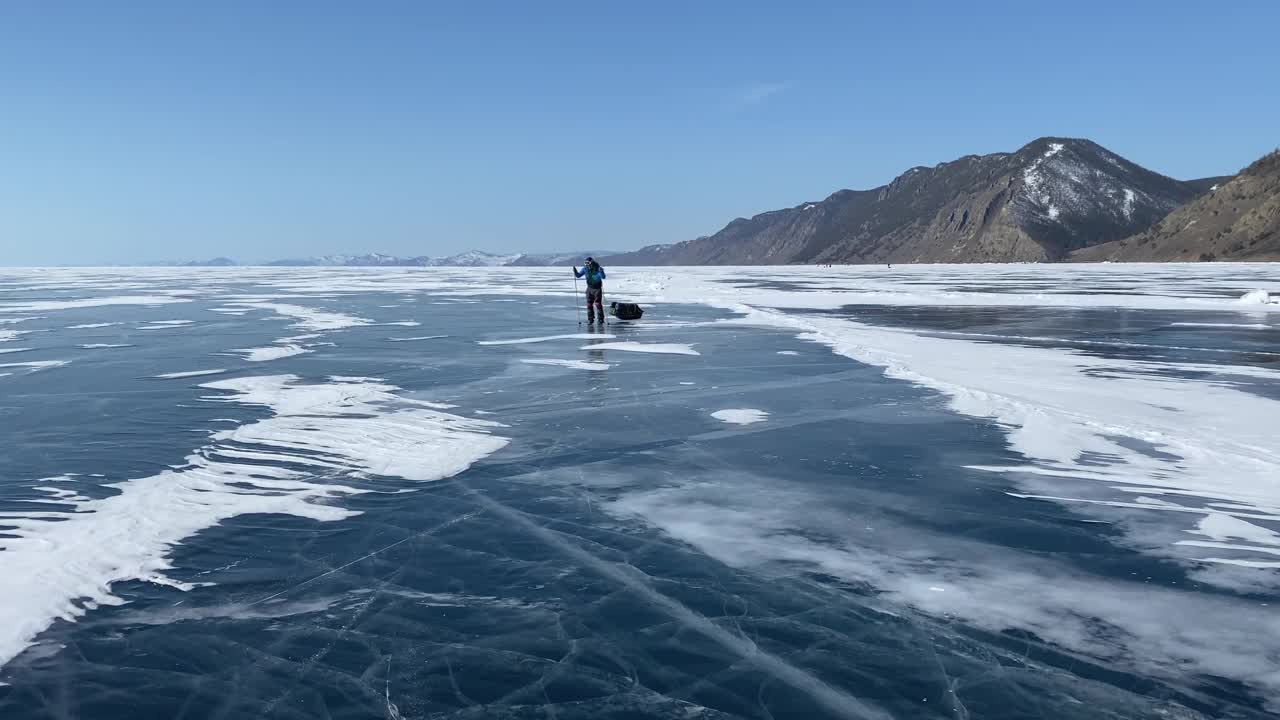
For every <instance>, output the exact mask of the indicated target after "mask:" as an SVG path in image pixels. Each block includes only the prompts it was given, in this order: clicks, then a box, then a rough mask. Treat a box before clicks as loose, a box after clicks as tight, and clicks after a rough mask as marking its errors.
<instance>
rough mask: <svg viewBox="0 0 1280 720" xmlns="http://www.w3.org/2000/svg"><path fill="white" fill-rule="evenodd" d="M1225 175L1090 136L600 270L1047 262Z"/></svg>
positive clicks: (970, 160) (989, 158) (626, 256)
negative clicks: (1193, 170)
mask: <svg viewBox="0 0 1280 720" xmlns="http://www.w3.org/2000/svg"><path fill="white" fill-rule="evenodd" d="M1225 180H1226V178H1205V179H1201V180H1191V181H1180V180H1175V179H1173V178H1169V177H1165V176H1164V175H1160V174H1158V173H1155V172H1152V171H1150V170H1147V169H1145V168H1143V167H1141V166H1139V165H1136V164H1134V163H1132V162H1130V161H1128V160H1126V159H1124V158H1122V157H1120V156H1119V155H1116V154H1115V153H1113V152H1111V151H1109V150H1107V149H1106V148H1104V147H1102V146H1100V145H1098V144H1097V143H1094V142H1091V141H1089V140H1080V139H1073V138H1053V137H1046V138H1040V139H1039V140H1035V141H1034V142H1031V143H1029V144H1027V145H1026V146H1024V147H1022V148H1021V149H1019V150H1018V151H1016V152H1013V153H994V154H991V155H968V156H965V157H962V158H960V159H958V160H955V161H952V162H946V163H942V164H940V165H936V166H934V167H916V168H911V169H910V170H907V171H906V172H905V173H903V174H902V175H899V176H898V177H897V178H896V179H895V180H894V181H893V182H891V183H889V184H888V185H883V186H881V187H878V188H874V189H871V190H840V191H838V192H836V193H834V194H833V195H831V196H829V197H827V198H826V199H825V200H819V201H815V202H807V203H801V204H800V205H797V206H795V207H792V208H787V209H784V210H774V211H771V212H766V213H761V214H759V215H756V216H754V217H751V218H738V219H737V220H734V221H733V222H731V223H729V224H728V225H726V226H725V227H724V228H723V229H722V230H720V231H719V232H717V233H715V234H714V235H710V236H706V237H701V238H697V239H695V240H689V241H686V242H681V243H676V244H674V245H654V246H651V247H646V248H642V249H640V250H637V251H635V252H629V253H623V254H621V255H616V256H612V257H605V258H602V262H603V263H604V264H606V265H609V264H613V265H708V264H713V265H765V264H783V263H885V262H888V263H894V262H897V263H915V262H938V263H946V262H1019V261H1021V262H1027V261H1030V262H1046V261H1058V260H1063V259H1066V258H1067V257H1068V256H1069V255H1070V253H1071V252H1073V251H1075V250H1078V249H1080V248H1084V247H1088V246H1092V245H1097V244H1100V243H1105V242H1109V241H1113V240H1119V239H1121V238H1126V237H1128V236H1130V235H1133V234H1135V233H1139V232H1142V231H1144V230H1146V229H1148V228H1150V227H1151V226H1152V225H1153V224H1155V223H1156V222H1158V221H1159V220H1160V219H1161V218H1163V217H1165V216H1166V215H1167V214H1168V213H1169V212H1170V211H1172V210H1173V209H1174V208H1176V207H1178V206H1179V205H1182V204H1183V203H1186V202H1188V201H1191V200H1193V199H1195V198H1196V197H1198V196H1200V195H1201V194H1203V193H1204V192H1206V191H1207V190H1208V189H1209V188H1210V187H1211V186H1213V185H1215V184H1217V183H1221V182H1225Z"/></svg>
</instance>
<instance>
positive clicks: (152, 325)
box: [138, 320, 194, 330]
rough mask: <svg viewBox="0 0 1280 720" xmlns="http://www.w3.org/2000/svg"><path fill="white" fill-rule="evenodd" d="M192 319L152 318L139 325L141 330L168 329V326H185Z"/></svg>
mask: <svg viewBox="0 0 1280 720" xmlns="http://www.w3.org/2000/svg"><path fill="white" fill-rule="evenodd" d="M192 322H194V321H192V320H152V321H149V322H147V323H146V324H145V325H139V326H138V329H139V330H166V329H168V328H175V327H183V326H186V325H190V324H192Z"/></svg>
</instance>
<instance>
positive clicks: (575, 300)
mask: <svg viewBox="0 0 1280 720" xmlns="http://www.w3.org/2000/svg"><path fill="white" fill-rule="evenodd" d="M581 299H582V298H580V297H578V272H577V268H574V273H573V306H574V307H575V308H577V309H578V324H579V325H581V324H582V306H581V305H579V304H578V301H580V300H581Z"/></svg>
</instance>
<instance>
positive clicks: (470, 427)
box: [0, 375, 507, 666]
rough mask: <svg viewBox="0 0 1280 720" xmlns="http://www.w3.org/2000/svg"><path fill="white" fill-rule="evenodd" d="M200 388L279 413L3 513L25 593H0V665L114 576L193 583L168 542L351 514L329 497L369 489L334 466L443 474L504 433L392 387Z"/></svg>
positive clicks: (355, 474) (111, 600)
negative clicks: (178, 576) (249, 519)
mask: <svg viewBox="0 0 1280 720" xmlns="http://www.w3.org/2000/svg"><path fill="white" fill-rule="evenodd" d="M202 387H205V388H208V389H211V390H216V391H219V392H220V393H228V394H225V395H223V394H220V395H218V396H216V397H211V398H209V399H210V400H211V401H214V402H227V403H238V404H246V405H259V406H264V407H267V408H270V409H271V411H272V413H273V417H270V418H268V419H265V420H259V421H257V422H254V423H250V424H247V425H241V426H239V427H236V428H234V429H230V430H224V431H220V432H217V433H215V434H214V435H213V436H212V444H210V445H207V446H205V447H202V448H199V449H197V450H196V451H194V452H193V453H192V454H191V455H190V456H188V458H187V463H186V465H184V466H182V467H179V468H176V469H171V470H165V471H163V472H160V473H158V474H156V475H152V476H149V477H143V478H138V479H134V480H126V481H124V482H120V483H114V484H111V485H109V486H108V487H111V488H114V489H116V490H118V491H119V493H118V494H116V495H113V496H110V497H106V498H102V499H98V500H84V501H79V502H76V503H75V504H74V508H73V509H72V510H70V511H67V512H56V513H47V512H42V513H25V514H22V513H8V514H7V517H6V518H5V520H4V524H5V525H6V526H7V527H6V529H5V533H6V534H7V535H9V536H10V537H5V538H0V546H2V547H3V551H2V552H0V576H3V577H4V578H5V581H6V582H7V583H10V584H11V586H12V587H20V588H22V592H21V593H16V594H15V593H10V594H9V595H8V596H6V598H5V602H4V603H3V604H0V666H3V665H4V664H5V663H7V662H8V661H9V660H11V659H12V658H14V657H15V656H16V655H17V654H18V653H20V652H22V650H23V649H25V648H27V647H28V646H30V645H31V644H32V642H33V641H34V640H35V639H36V637H37V636H38V635H39V634H40V633H41V632H42V631H44V630H45V629H46V628H48V627H49V625H51V624H52V623H53V622H54V621H55V620H58V619H62V620H65V621H67V622H75V621H76V619H77V618H79V617H81V616H83V615H84V614H86V613H87V612H90V611H92V610H93V609H94V608H96V607H99V606H102V605H120V604H123V603H125V602H127V599H126V598H122V597H119V596H117V595H115V594H114V593H113V592H112V585H113V584H115V583H119V582H124V581H128V580H140V581H146V582H152V583H156V584H158V585H164V586H168V587H173V588H176V589H179V590H185V589H187V588H189V587H190V586H189V585H186V584H183V583H179V582H176V581H174V580H172V579H170V578H168V577H166V576H165V574H164V573H165V571H166V570H169V569H171V568H172V564H171V561H170V559H169V556H170V554H171V553H172V551H173V549H174V548H175V547H177V546H178V545H179V544H181V542H182V541H183V540H184V539H186V538H188V537H190V536H192V535H194V534H196V533H198V532H200V531H201V530H204V529H206V528H210V527H214V526H216V525H218V524H220V523H221V522H223V521H225V520H228V519H230V518H233V517H236V516H238V515H244V514H249V513H253V514H284V515H294V516H297V517H303V518H309V519H312V520H317V521H333V520H340V519H342V518H346V517H350V516H351V515H354V514H356V512H355V511H353V510H348V509H345V508H342V507H340V506H338V505H336V504H334V503H335V501H336V500H338V499H340V498H342V497H344V496H347V495H352V494H356V493H360V492H365V491H364V490H362V489H359V488H356V487H350V486H345V485H339V484H331V483H330V482H329V480H331V478H333V477H334V476H335V475H343V474H345V475H347V476H348V477H352V478H363V479H372V478H374V477H389V478H401V479H404V480H412V481H431V480H439V479H441V478H445V477H449V476H452V475H456V474H457V473H459V472H462V471H463V470H465V469H466V468H468V467H470V465H471V464H472V463H474V462H475V461H477V460H479V459H480V458H483V457H485V456H486V455H489V454H491V453H493V452H495V451H497V450H498V449H500V448H502V447H503V446H504V445H506V443H507V440H506V439H504V438H500V437H496V436H494V435H492V434H491V430H492V429H494V428H497V427H501V426H500V425H498V424H496V423H492V422H488V421H483V420H471V419H467V418H464V417H460V416H457V415H452V414H448V413H445V412H441V411H439V410H436V409H434V408H432V407H430V404H429V403H423V402H419V401H414V400H409V399H404V398H400V397H397V396H396V395H395V394H394V393H395V392H396V391H397V390H398V389H399V388H396V387H395V386H392V385H386V384H381V383H372V382H362V383H326V384H321V385H306V384H301V383H300V382H299V379H298V378H296V377H294V376H291V375H280V376H270V377H250V378H239V379H235V380H223V381H218V382H213V383H209V384H207V385H204V386H202ZM296 466H303V467H305V468H308V469H294V468H295V467H296ZM66 499H68V500H69V499H70V498H69V497H68V498H66ZM51 516H52V517H56V518H57V519H58V520H59V522H50V521H49V518H50V517H51Z"/></svg>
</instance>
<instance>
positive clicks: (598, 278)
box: [573, 265, 606, 287]
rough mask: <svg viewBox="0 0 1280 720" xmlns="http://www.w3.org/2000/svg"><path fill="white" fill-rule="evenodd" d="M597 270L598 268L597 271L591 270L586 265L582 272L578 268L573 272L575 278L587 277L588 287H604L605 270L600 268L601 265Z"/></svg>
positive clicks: (597, 266)
mask: <svg viewBox="0 0 1280 720" xmlns="http://www.w3.org/2000/svg"><path fill="white" fill-rule="evenodd" d="M595 268H596V269H595V270H591V269H589V268H587V267H586V266H585V265H584V266H583V267H582V269H581V270H578V269H577V268H575V269H574V271H573V276H574V277H585V278H586V279H587V287H600V286H602V285H604V279H605V277H606V276H605V274H604V268H602V267H600V266H599V265H596V266H595Z"/></svg>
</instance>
